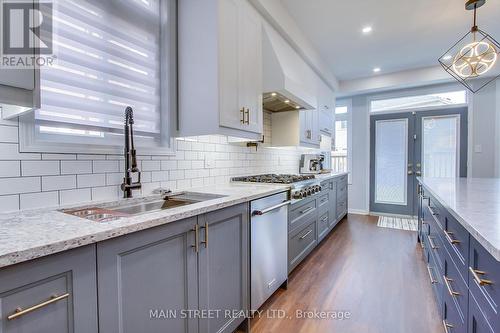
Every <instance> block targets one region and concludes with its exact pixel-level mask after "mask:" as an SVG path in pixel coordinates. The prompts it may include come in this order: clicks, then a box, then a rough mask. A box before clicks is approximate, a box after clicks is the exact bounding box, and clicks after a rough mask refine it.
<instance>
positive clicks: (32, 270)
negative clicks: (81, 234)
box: [0, 245, 97, 333]
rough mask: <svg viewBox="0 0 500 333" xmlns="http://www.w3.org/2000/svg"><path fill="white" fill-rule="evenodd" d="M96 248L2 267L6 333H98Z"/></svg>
mask: <svg viewBox="0 0 500 333" xmlns="http://www.w3.org/2000/svg"><path fill="white" fill-rule="evenodd" d="M95 258H96V253H95V245H89V246H85V247H81V248H78V249H75V250H71V251H67V252H62V253H59V254H55V255H50V256H47V257H43V258H40V259H36V260H32V261H28V262H25V263H21V264H17V265H13V266H9V267H6V268H2V269H0V332H2V333H11V332H12V333H14V332H16V333H17V332H27V333H28V332H33V333H34V332H54V333H66V332H68V333H70V332H97V312H96V309H97V286H96V263H95Z"/></svg>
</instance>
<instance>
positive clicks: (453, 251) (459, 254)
mask: <svg viewBox="0 0 500 333" xmlns="http://www.w3.org/2000/svg"><path fill="white" fill-rule="evenodd" d="M442 236H443V242H444V244H445V247H446V249H447V250H448V252H449V253H450V256H451V259H452V260H453V261H454V262H455V265H457V268H458V272H459V273H460V275H462V278H463V279H464V281H466V280H467V274H468V272H467V271H468V261H469V260H468V258H469V233H468V232H467V230H465V229H464V227H462V226H461V225H460V224H459V223H458V222H457V221H456V220H455V219H454V218H453V217H451V216H449V215H448V216H446V217H445V224H444V228H443V233H442Z"/></svg>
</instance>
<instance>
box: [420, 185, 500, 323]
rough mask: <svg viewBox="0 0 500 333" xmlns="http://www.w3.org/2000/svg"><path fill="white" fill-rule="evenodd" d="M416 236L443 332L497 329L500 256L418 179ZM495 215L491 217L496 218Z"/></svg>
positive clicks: (499, 312)
mask: <svg viewBox="0 0 500 333" xmlns="http://www.w3.org/2000/svg"><path fill="white" fill-rule="evenodd" d="M419 192H420V200H419V202H420V207H419V214H418V218H419V232H418V238H419V241H420V244H421V245H422V248H423V253H424V260H425V262H426V265H427V267H428V269H429V274H430V283H431V284H432V286H433V289H434V291H435V294H436V299H437V301H438V306H439V310H440V313H441V319H442V324H443V331H444V332H446V333H499V332H500V262H499V261H497V260H496V259H495V258H494V257H493V256H492V255H491V254H490V253H489V252H488V251H487V250H486V249H485V248H484V247H483V246H482V245H481V244H480V243H479V242H478V241H477V240H476V239H475V238H474V237H473V235H471V234H469V232H468V231H467V230H466V229H465V228H464V227H463V226H462V225H461V224H460V223H459V222H458V221H457V219H456V218H455V217H454V216H453V214H452V212H450V211H449V210H447V209H446V208H445V207H444V204H443V203H441V202H439V200H437V199H436V198H435V197H433V195H432V194H430V191H429V190H428V189H427V188H426V187H425V185H421V186H420V189H419ZM495 222H496V221H492V223H495Z"/></svg>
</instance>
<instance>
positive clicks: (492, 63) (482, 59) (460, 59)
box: [439, 0, 500, 93]
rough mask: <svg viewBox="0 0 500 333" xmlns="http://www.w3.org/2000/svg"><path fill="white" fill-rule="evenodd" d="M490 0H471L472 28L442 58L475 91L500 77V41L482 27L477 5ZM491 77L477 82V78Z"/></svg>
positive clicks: (466, 4)
mask: <svg viewBox="0 0 500 333" xmlns="http://www.w3.org/2000/svg"><path fill="white" fill-rule="evenodd" d="M485 3H486V0H468V1H467V2H466V3H465V9H467V10H473V11H474V24H473V26H472V28H471V30H470V31H469V32H468V33H467V34H466V35H465V36H464V37H462V38H461V39H460V40H459V41H458V42H457V43H455V45H453V46H452V47H451V48H450V49H449V50H448V51H446V53H445V54H443V55H442V56H441V58H439V63H440V64H441V66H443V68H444V69H445V70H446V71H447V72H448V73H449V74H450V75H451V76H453V77H454V78H455V79H456V80H457V81H459V82H460V83H462V84H463V85H464V86H465V87H467V89H469V90H470V91H472V92H474V93H475V92H477V91H479V90H480V89H481V88H483V87H484V86H486V85H487V84H488V83H490V82H492V81H493V80H495V79H496V78H498V77H500V65H499V61H498V58H499V52H500V44H499V43H498V42H497V41H496V40H495V39H494V38H493V37H491V36H490V35H488V34H487V33H486V32H484V31H482V30H481V29H479V28H478V26H477V24H476V22H477V9H478V8H479V7H481V6H483V5H484V4H485ZM483 77H484V78H487V79H486V81H481V82H477V83H475V84H473V80H474V79H477V78H483Z"/></svg>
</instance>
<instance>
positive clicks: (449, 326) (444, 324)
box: [443, 319, 453, 333]
mask: <svg viewBox="0 0 500 333" xmlns="http://www.w3.org/2000/svg"><path fill="white" fill-rule="evenodd" d="M443 327H444V332H445V333H449V332H450V331H448V328H453V325H452V324H448V323H447V322H446V320H445V319H443Z"/></svg>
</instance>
